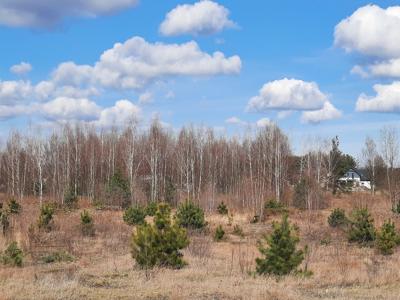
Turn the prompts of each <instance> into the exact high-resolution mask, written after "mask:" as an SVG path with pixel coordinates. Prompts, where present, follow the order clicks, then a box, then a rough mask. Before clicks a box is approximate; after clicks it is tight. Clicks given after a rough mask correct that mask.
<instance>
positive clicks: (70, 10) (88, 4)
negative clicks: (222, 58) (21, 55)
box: [0, 0, 138, 28]
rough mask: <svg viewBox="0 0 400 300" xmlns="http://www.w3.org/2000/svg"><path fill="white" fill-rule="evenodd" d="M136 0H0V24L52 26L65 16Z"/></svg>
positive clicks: (113, 9)
mask: <svg viewBox="0 0 400 300" xmlns="http://www.w3.org/2000/svg"><path fill="white" fill-rule="evenodd" d="M137 2H138V0H113V1H109V0H58V1H54V0H40V1H38V0H2V1H0V24H3V25H7V26H12V27H34V28H38V27H39V28H40V27H52V26H54V25H57V24H59V23H60V22H62V20H63V19H64V18H66V17H91V18H93V17H97V16H100V15H107V14H111V13H114V12H116V11H119V10H123V9H127V8H130V7H133V6H135V5H136V4H137Z"/></svg>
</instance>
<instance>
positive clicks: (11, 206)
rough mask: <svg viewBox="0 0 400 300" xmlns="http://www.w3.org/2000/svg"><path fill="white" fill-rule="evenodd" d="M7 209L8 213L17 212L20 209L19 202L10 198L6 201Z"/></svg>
mask: <svg viewBox="0 0 400 300" xmlns="http://www.w3.org/2000/svg"><path fill="white" fill-rule="evenodd" d="M8 211H9V213H10V214H19V213H20V212H21V211H22V207H21V204H19V203H18V202H17V201H16V200H15V199H14V198H11V199H10V201H9V202H8Z"/></svg>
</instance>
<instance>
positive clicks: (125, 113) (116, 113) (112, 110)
mask: <svg viewBox="0 0 400 300" xmlns="http://www.w3.org/2000/svg"><path fill="white" fill-rule="evenodd" d="M140 113H141V109H140V108H139V107H138V106H136V105H135V104H133V103H132V102H130V101H129V100H119V101H117V102H116V103H115V105H114V106H112V107H109V108H105V109H103V110H102V111H101V113H100V117H99V120H98V121H97V122H96V125H98V126H100V127H112V126H117V127H118V126H123V125H126V124H127V123H128V122H130V121H135V120H138V119H139V118H140Z"/></svg>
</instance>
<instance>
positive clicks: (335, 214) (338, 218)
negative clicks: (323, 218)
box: [328, 208, 348, 227]
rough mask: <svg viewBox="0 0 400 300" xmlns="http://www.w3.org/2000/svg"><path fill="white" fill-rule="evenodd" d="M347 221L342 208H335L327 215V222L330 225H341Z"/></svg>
mask: <svg viewBox="0 0 400 300" xmlns="http://www.w3.org/2000/svg"><path fill="white" fill-rule="evenodd" d="M347 223H348V219H347V217H346V214H345V212H344V210H343V209H341V208H335V209H334V210H333V211H332V212H331V214H330V215H329V217H328V224H329V226H331V227H341V226H344V225H346V224H347Z"/></svg>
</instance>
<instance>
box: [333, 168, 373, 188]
mask: <svg viewBox="0 0 400 300" xmlns="http://www.w3.org/2000/svg"><path fill="white" fill-rule="evenodd" d="M339 183H346V184H349V183H352V184H353V187H362V188H366V189H368V190H370V189H371V180H370V179H369V178H368V177H367V176H366V174H365V173H364V172H363V171H362V170H360V169H349V170H347V172H346V173H345V174H344V175H343V176H342V177H340V178H339Z"/></svg>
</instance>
